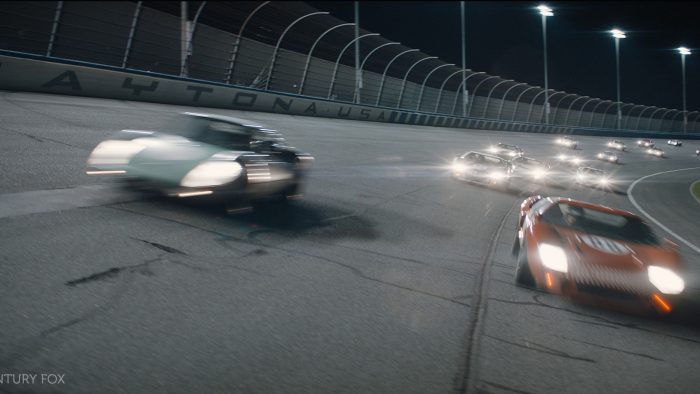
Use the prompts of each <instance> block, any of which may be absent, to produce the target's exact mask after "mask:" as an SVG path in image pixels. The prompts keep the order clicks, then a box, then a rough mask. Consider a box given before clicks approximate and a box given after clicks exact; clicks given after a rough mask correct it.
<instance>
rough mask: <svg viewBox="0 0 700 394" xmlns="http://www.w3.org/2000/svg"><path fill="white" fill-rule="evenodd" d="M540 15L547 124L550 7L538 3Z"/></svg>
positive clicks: (546, 120) (545, 118) (551, 14)
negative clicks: (548, 24) (548, 21)
mask: <svg viewBox="0 0 700 394" xmlns="http://www.w3.org/2000/svg"><path fill="white" fill-rule="evenodd" d="M537 9H538V10H539V11H540V15H541V16H542V43H543V49H544V50H543V52H544V108H545V111H544V113H545V117H544V123H545V124H549V78H548V75H547V17H548V16H553V15H554V12H552V9H551V8H549V7H547V6H546V5H540V6H538V7H537Z"/></svg>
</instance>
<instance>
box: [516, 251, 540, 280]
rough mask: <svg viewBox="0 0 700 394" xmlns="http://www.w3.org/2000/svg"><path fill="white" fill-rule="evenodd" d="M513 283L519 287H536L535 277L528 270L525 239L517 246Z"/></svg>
mask: <svg viewBox="0 0 700 394" xmlns="http://www.w3.org/2000/svg"><path fill="white" fill-rule="evenodd" d="M515 284H516V285H517V286H521V287H536V283H535V278H534V277H533V276H532V271H530V265H529V264H528V261H527V241H525V245H522V246H520V247H519V250H518V259H517V263H516V266H515Z"/></svg>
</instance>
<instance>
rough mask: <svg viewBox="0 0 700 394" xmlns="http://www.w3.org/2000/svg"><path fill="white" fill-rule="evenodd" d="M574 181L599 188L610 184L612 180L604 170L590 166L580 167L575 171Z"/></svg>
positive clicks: (605, 187) (606, 187) (604, 187)
mask: <svg viewBox="0 0 700 394" xmlns="http://www.w3.org/2000/svg"><path fill="white" fill-rule="evenodd" d="M576 183H578V184H581V185H584V186H591V187H597V188H601V189H608V188H610V187H611V186H612V180H611V179H610V176H608V174H607V173H606V172H605V171H603V170H599V169H596V168H591V167H581V168H579V169H578V170H577V171H576Z"/></svg>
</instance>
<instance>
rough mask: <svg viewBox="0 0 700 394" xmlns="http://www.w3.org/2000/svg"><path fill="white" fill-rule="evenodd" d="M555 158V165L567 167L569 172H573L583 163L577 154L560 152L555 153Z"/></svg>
mask: <svg viewBox="0 0 700 394" xmlns="http://www.w3.org/2000/svg"><path fill="white" fill-rule="evenodd" d="M556 159H557V167H560V168H563V169H567V170H569V171H571V172H575V171H576V170H578V168H579V167H580V166H581V164H582V163H583V159H582V158H580V157H579V156H574V155H565V154H560V155H557V157H556Z"/></svg>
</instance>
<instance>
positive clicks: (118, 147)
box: [87, 140, 146, 167]
mask: <svg viewBox="0 0 700 394" xmlns="http://www.w3.org/2000/svg"><path fill="white" fill-rule="evenodd" d="M145 148H146V147H145V146H144V145H141V144H138V143H136V142H133V141H120V140H107V141H102V142H100V143H99V144H98V145H97V146H96V147H95V149H93V150H92V153H90V157H88V160H87V164H88V166H90V167H96V166H100V165H113V164H128V163H129V160H131V158H132V157H134V155H136V154H137V153H139V152H141V151H142V150H144V149H145Z"/></svg>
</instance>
